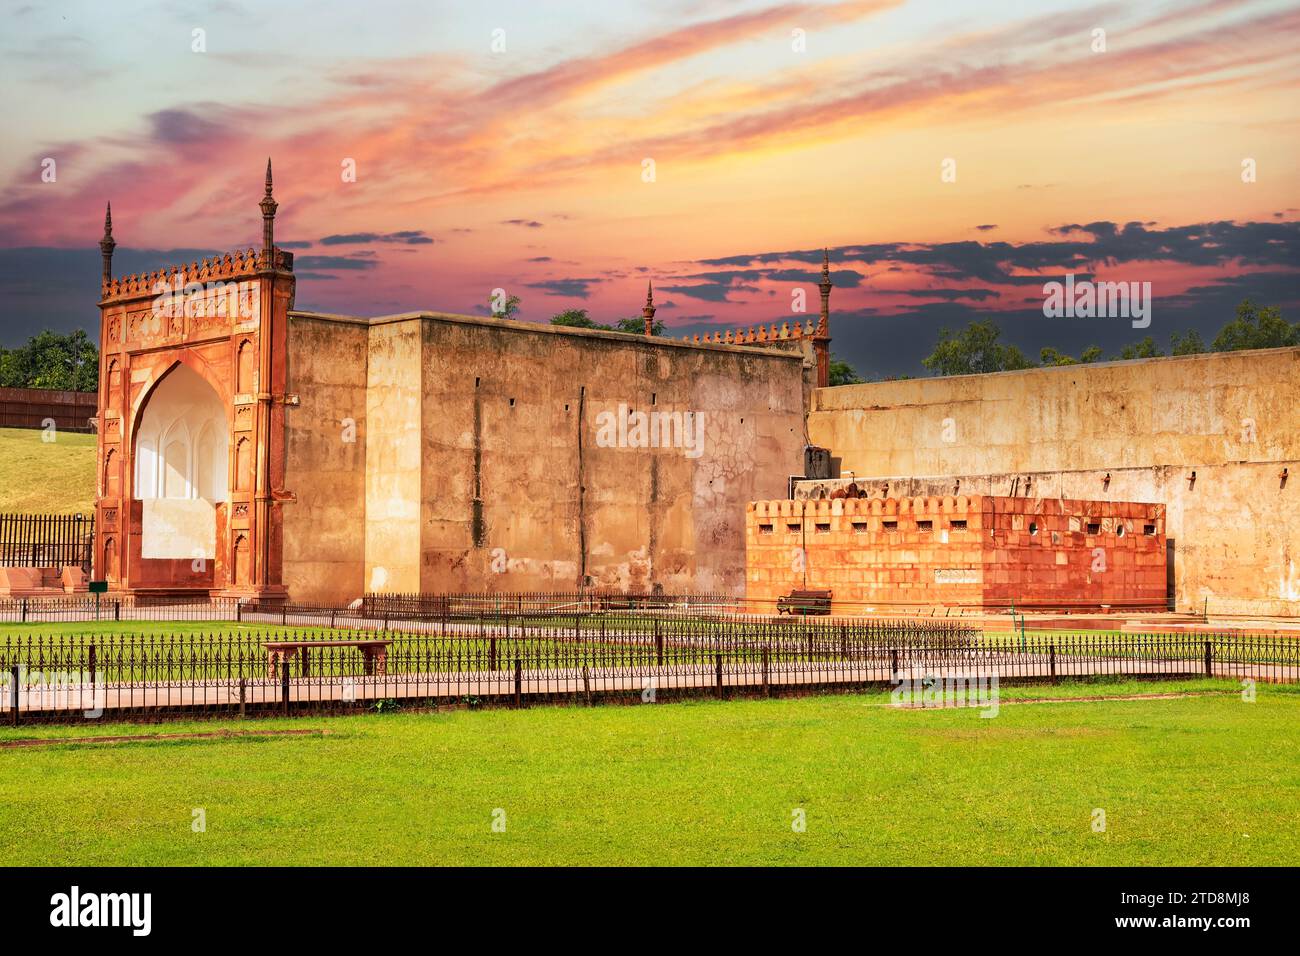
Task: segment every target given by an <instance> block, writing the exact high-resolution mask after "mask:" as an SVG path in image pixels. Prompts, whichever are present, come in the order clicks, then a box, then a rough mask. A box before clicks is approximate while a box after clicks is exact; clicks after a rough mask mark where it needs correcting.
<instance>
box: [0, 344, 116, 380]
mask: <svg viewBox="0 0 1300 956" xmlns="http://www.w3.org/2000/svg"><path fill="white" fill-rule="evenodd" d="M0 386H3V387H6V388H53V389H58V390H60V391H73V392H93V391H95V389H96V388H98V387H99V349H98V347H97V346H96V345H95V343H94V342H92V341H91V340H90V337H89V336H87V335H86V333H85V330H84V329H77V330H76V331H75V332H70V333H68V334H67V335H60V334H59V333H58V332H51V331H50V330H48V329H47V330H45V331H44V332H41V333H39V334H37V335H34V336H32V337H31V338H30V339H28V340H27V344H26V345H23V346H19V347H18V348H16V349H0Z"/></svg>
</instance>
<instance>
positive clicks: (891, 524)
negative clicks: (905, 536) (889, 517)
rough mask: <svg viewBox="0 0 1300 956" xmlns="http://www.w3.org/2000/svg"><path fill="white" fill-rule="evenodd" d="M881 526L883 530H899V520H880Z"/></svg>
mask: <svg viewBox="0 0 1300 956" xmlns="http://www.w3.org/2000/svg"><path fill="white" fill-rule="evenodd" d="M880 528H881V530H882V531H897V530H898V522H897V521H882V522H880Z"/></svg>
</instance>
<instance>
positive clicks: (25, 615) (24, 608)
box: [23, 598, 27, 623]
mask: <svg viewBox="0 0 1300 956" xmlns="http://www.w3.org/2000/svg"><path fill="white" fill-rule="evenodd" d="M26 621H27V598H23V622H24V623H26Z"/></svg>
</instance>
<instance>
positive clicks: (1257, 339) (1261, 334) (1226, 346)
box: [1211, 299, 1300, 352]
mask: <svg viewBox="0 0 1300 956" xmlns="http://www.w3.org/2000/svg"><path fill="white" fill-rule="evenodd" d="M1288 345H1300V323H1298V324H1296V325H1292V324H1291V323H1290V322H1288V321H1286V320H1285V319H1284V318H1282V310H1281V309H1279V308H1277V307H1276V306H1264V307H1263V308H1260V307H1258V306H1256V305H1255V303H1254V302H1252V301H1251V300H1250V299H1245V300H1243V301H1242V303H1241V305H1239V306H1237V317H1236V318H1235V319H1233V320H1232V321H1231V322H1229V323H1228V324H1227V325H1225V326H1224V327H1223V328H1222V329H1220V330H1219V334H1218V335H1217V336H1216V337H1215V339H1214V343H1213V345H1212V346H1211V348H1213V349H1214V351H1216V352H1236V351H1239V350H1241V349H1277V348H1284V347H1286V346H1288Z"/></svg>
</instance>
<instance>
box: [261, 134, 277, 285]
mask: <svg viewBox="0 0 1300 956" xmlns="http://www.w3.org/2000/svg"><path fill="white" fill-rule="evenodd" d="M258 206H259V207H260V208H261V210H262V258H263V260H264V262H265V265H264V268H267V269H269V268H271V266H272V264H273V262H274V249H275V211H276V209H278V208H279V206H280V204H279V203H277V202H276V201H275V197H274V196H272V195H271V157H269V156H268V157H267V158H266V195H264V196H263V197H262V201H261V202H260V203H258Z"/></svg>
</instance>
